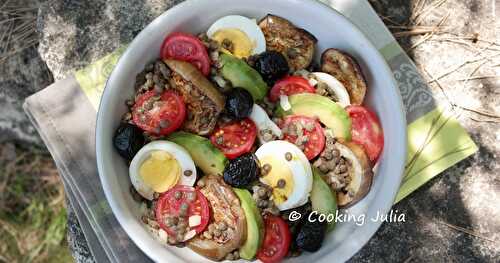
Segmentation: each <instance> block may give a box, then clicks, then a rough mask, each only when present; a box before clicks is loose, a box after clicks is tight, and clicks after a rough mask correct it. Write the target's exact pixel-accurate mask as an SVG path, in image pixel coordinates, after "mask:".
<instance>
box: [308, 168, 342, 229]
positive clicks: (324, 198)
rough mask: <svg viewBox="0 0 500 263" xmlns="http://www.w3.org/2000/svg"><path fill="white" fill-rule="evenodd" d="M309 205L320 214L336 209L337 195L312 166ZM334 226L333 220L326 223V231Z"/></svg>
mask: <svg viewBox="0 0 500 263" xmlns="http://www.w3.org/2000/svg"><path fill="white" fill-rule="evenodd" d="M311 205H312V209H313V211H318V213H320V214H324V215H326V216H328V215H329V214H333V215H334V216H335V212H336V211H337V197H336V195H335V193H334V192H333V190H332V189H331V188H330V186H328V184H326V182H325V181H324V180H323V176H322V173H321V172H320V171H319V170H318V169H317V168H313V186H312V190H311ZM334 228H335V220H333V221H332V222H329V223H328V228H327V229H328V231H332V230H333V229H334Z"/></svg>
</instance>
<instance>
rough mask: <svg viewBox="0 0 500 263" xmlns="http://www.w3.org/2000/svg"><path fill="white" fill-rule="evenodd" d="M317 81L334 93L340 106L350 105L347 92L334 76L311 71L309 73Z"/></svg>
mask: <svg viewBox="0 0 500 263" xmlns="http://www.w3.org/2000/svg"><path fill="white" fill-rule="evenodd" d="M311 74H312V75H313V76H314V79H315V81H316V82H317V83H320V82H321V83H324V84H325V85H326V88H327V89H328V92H329V93H330V94H334V95H335V97H336V98H337V100H338V101H337V103H338V104H340V105H341V106H342V107H347V106H349V105H351V100H350V98H349V93H347V89H346V88H345V87H344V85H343V84H342V83H341V82H340V81H339V80H337V79H336V78H335V77H334V76H332V75H330V74H328V73H324V72H313V73H311Z"/></svg>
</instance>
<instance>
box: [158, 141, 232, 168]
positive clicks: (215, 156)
mask: <svg viewBox="0 0 500 263" xmlns="http://www.w3.org/2000/svg"><path fill="white" fill-rule="evenodd" d="M167 140H169V141H171V142H174V143H177V144H179V145H180V146H182V147H184V148H185V149H186V151H188V152H189V155H191V158H193V161H194V164H195V165H196V166H198V167H199V168H200V169H201V170H202V171H203V173H205V174H218V175H222V173H223V172H224V168H225V167H226V163H227V158H226V156H224V154H223V153H222V152H221V151H220V150H219V149H217V148H216V147H215V146H214V145H213V144H212V143H211V142H210V140H208V139H207V138H205V137H201V136H198V135H196V134H192V133H188V132H174V133H172V134H170V135H169V136H168V137H167Z"/></svg>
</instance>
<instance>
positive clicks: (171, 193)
mask: <svg viewBox="0 0 500 263" xmlns="http://www.w3.org/2000/svg"><path fill="white" fill-rule="evenodd" d="M176 192H180V193H181V194H180V196H181V197H180V198H176V196H175V195H176ZM189 195H194V196H195V198H194V199H190V197H189ZM184 203H186V204H188V207H189V208H188V209H187V214H186V216H185V217H184V218H185V219H186V222H187V221H188V218H189V217H190V216H193V215H199V216H200V217H201V223H200V224H199V225H198V226H195V227H194V228H193V229H194V230H195V231H196V233H197V234H198V233H201V232H202V231H203V230H205V228H206V227H207V225H208V221H209V219H210V206H209V204H208V200H207V198H206V197H205V196H204V195H203V194H202V193H201V192H200V191H199V190H197V189H195V188H194V187H191V186H185V185H177V186H175V187H173V188H172V189H170V190H168V191H167V192H166V193H164V194H163V195H161V196H160V198H159V199H158V202H157V203H156V208H155V214H156V221H157V222H158V224H159V225H160V227H161V228H162V229H163V230H165V231H166V232H167V233H168V234H169V235H173V236H175V231H174V230H173V229H171V228H169V227H167V226H166V224H165V219H166V216H167V215H171V216H179V213H180V210H181V208H180V207H181V205H182V204H184Z"/></svg>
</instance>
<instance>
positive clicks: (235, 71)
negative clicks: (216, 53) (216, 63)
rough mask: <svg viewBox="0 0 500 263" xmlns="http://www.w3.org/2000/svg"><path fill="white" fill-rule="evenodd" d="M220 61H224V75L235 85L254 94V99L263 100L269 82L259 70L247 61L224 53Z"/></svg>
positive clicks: (222, 70)
mask: <svg viewBox="0 0 500 263" xmlns="http://www.w3.org/2000/svg"><path fill="white" fill-rule="evenodd" d="M220 62H221V63H222V69H221V73H222V77H224V78H225V79H227V80H229V81H230V82H231V84H232V85H233V87H240V88H243V89H246V90H247V91H248V92H250V94H252V97H253V99H254V101H258V100H261V99H263V98H264V97H265V96H266V94H267V90H268V87H267V84H266V83H265V82H264V80H263V79H262V76H261V75H260V74H259V72H257V71H256V70H255V69H253V68H252V67H250V66H249V65H248V64H247V63H246V62H245V61H243V60H241V59H239V58H237V57H235V56H232V55H229V54H226V53H222V54H221V55H220Z"/></svg>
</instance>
